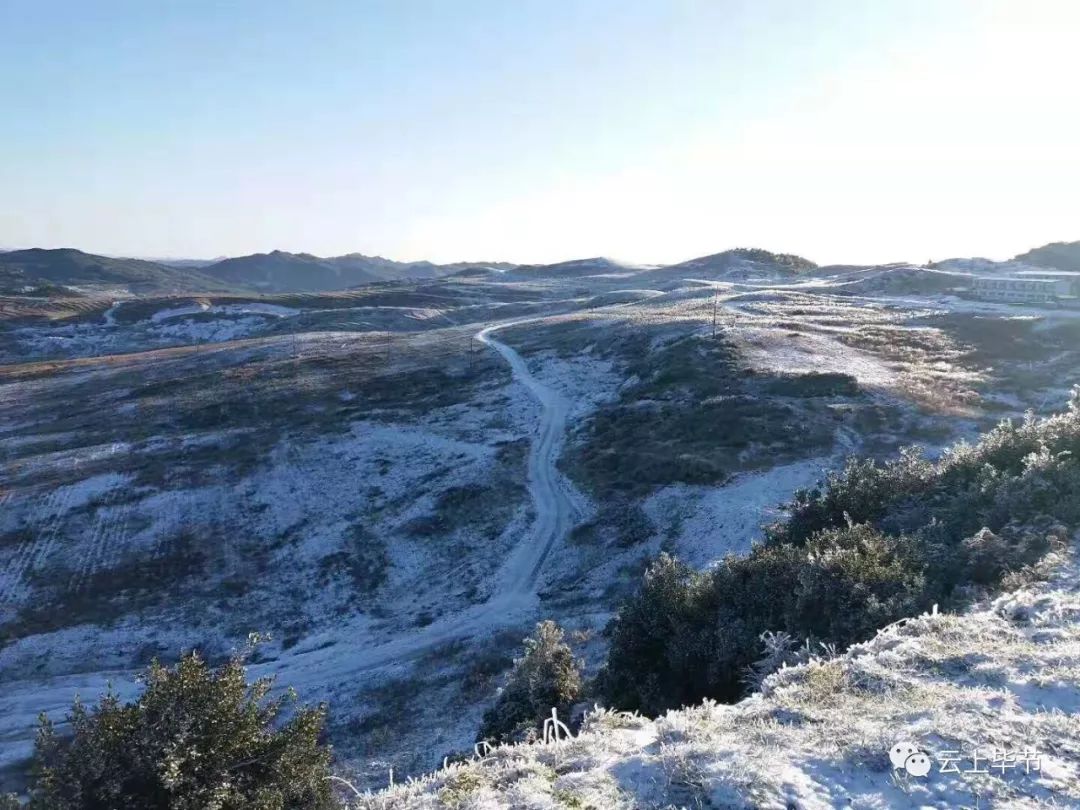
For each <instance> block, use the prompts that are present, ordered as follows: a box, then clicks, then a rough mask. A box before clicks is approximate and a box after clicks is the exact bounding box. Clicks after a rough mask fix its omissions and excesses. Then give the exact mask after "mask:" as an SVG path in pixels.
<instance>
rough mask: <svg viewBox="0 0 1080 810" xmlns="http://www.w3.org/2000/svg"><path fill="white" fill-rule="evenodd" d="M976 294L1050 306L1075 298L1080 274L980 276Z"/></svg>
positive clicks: (1048, 272)
mask: <svg viewBox="0 0 1080 810" xmlns="http://www.w3.org/2000/svg"><path fill="white" fill-rule="evenodd" d="M973 291H974V293H975V295H977V296H978V297H979V298H985V299H988V300H991V301H1017V302H1021V303H1025V304H1050V303H1057V302H1060V301H1063V300H1069V299H1075V298H1076V295H1077V293H1078V292H1080V275H1077V274H1075V273H1063V272H1062V273H1055V272H1053V271H1038V270H1033V271H1023V272H1020V273H1017V274H1016V275H1014V276H979V277H977V278H976V279H975V285H974V288H973Z"/></svg>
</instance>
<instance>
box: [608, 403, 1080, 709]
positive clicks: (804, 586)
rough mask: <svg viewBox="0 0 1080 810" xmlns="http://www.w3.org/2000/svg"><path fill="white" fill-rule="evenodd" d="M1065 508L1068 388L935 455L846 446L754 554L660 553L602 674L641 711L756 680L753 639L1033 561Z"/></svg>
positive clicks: (855, 624)
mask: <svg viewBox="0 0 1080 810" xmlns="http://www.w3.org/2000/svg"><path fill="white" fill-rule="evenodd" d="M1051 516H1052V517H1051ZM1059 521H1064V523H1066V524H1072V525H1075V524H1076V523H1078V522H1080V399H1078V398H1077V396H1076V395H1074V397H1073V400H1072V402H1071V403H1070V405H1069V408H1068V410H1067V411H1066V412H1065V413H1062V414H1059V415H1056V416H1052V417H1048V418H1046V419H1034V418H1031V417H1029V418H1028V419H1026V420H1024V422H1023V423H1021V424H1019V425H1014V424H1012V423H1009V422H1005V423H1002V424H1001V425H999V426H998V427H997V428H995V429H994V430H992V431H990V432H989V433H987V434H986V435H985V436H984V437H983V438H982V440H981V441H979V442H978V443H977V444H975V445H967V444H961V445H958V446H956V447H954V448H952V449H951V450H950V451H948V452H947V453H945V454H944V456H943V457H942V459H941V460H940V461H938V462H936V463H935V462H931V461H929V460H927V459H925V458H923V457H922V455H921V453H919V452H918V451H916V450H913V449H907V450H905V451H903V452H902V453H901V455H900V457H899V458H898V459H896V460H894V461H891V462H888V463H886V464H877V463H875V462H873V461H859V460H851V461H849V462H848V464H847V466H846V467H845V468H844V469H843V470H842V471H841V472H839V473H834V474H831V475H829V476H828V477H827V479H826V481H825V482H824V484H823V485H821V486H819V487H818V488H817V489H815V490H813V491H803V492H800V493H797V495H796V498H795V502H794V504H793V505H792V508H791V511H790V514H789V517H788V519H787V520H786V521H784V522H782V523H779V524H777V525H774V526H771V527H769V529H768V530H767V533H766V542H765V543H763V544H761V545H759V546H756V547H755V548H754V549H753V550H752V551H751V552H750V554H748V555H746V556H744V557H729V558H727V559H725V560H724V561H723V562H722V563H721V564H719V565H718V566H716V567H715V568H713V569H712V570H710V571H707V572H695V571H693V570H692V569H690V568H688V567H687V566H685V565H682V564H681V563H679V562H678V561H677V560H675V559H673V558H671V557H668V556H661V557H660V558H659V559H658V560H657V561H656V562H655V563H654V564H653V565H652V566H651V567H650V568H649V570H648V572H647V573H646V575H645V580H644V582H643V584H642V587H641V589H640V591H639V592H638V593H637V594H636V595H635V596H633V597H632V598H631V599H630V600H629V601H628V602H627V603H626V604H625V605H623V607H622V609H621V610H620V612H619V614H618V616H617V617H616V619H615V620H614V621H613V622H612V624H611V625H610V626H609V628H608V632H609V635H610V637H611V647H610V650H609V653H608V659H607V662H606V665H605V667H604V668H603V670H602V671H601V673H600V675H599V677H598V680H597V687H598V690H599V692H600V693H601V695H602V696H603V697H604V698H605V700H606V701H607V702H608V703H609V704H611V705H613V706H617V707H619V708H623V709H635V710H640V711H643V712H646V713H649V714H657V713H660V712H662V711H664V710H667V709H670V708H675V707H678V706H681V705H686V704H689V703H696V702H699V701H700V700H701V699H702V698H707V697H708V698H714V699H719V700H732V699H735V698H737V697H738V696H739V695H740V694H741V693H742V691H743V689H744V685H745V683H746V682H747V680H748V674H751V675H752V676H753V678H752V680H760V676H761V674H762V673H761V665H760V661H759V655H760V652H761V650H762V643H763V640H765V639H770V638H772V639H776V638H783V639H789V640H795V641H802V640H809V641H818V642H822V643H827V644H832V645H837V646H846V645H849V644H852V643H854V642H857V641H860V640H862V639H865V638H868V637H870V636H872V635H873V633H874V632H875V631H876V630H877V629H879V628H881V627H882V626H884V625H887V624H889V623H891V622H893V621H896V620H898V619H900V618H903V617H905V616H910V615H913V614H917V613H919V612H921V611H924V610H928V609H929V608H930V607H931V606H932V605H933V604H935V603H940V604H945V605H948V604H950V603H952V602H953V601H956V600H957V599H959V598H961V597H962V596H966V595H967V594H969V593H970V587H969V586H984V587H986V586H989V587H993V586H996V585H998V584H1000V583H1001V582H1002V580H1003V579H1005V577H1006V576H1007V575H1009V574H1010V573H1012V572H1016V571H1019V570H1021V569H1023V568H1024V567H1025V566H1029V565H1031V564H1033V563H1035V562H1037V561H1038V560H1039V559H1040V558H1041V557H1042V556H1043V555H1044V554H1045V553H1046V552H1047V551H1048V550H1049V548H1050V547H1051V543H1052V542H1054V540H1055V538H1057V539H1060V538H1061V537H1062V536H1063V535H1064V534H1065V530H1064V527H1063V526H1061V525H1060V523H1059ZM958 594H960V595H961V597H958ZM773 653H774V654H775V650H774V651H773Z"/></svg>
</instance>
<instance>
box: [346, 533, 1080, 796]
mask: <svg viewBox="0 0 1080 810" xmlns="http://www.w3.org/2000/svg"><path fill="white" fill-rule="evenodd" d="M1032 574H1033V577H1035V578H1037V579H1039V580H1040V581H1035V582H1032V583H1031V584H1029V585H1027V586H1026V587H1023V588H1021V589H1019V590H1017V591H1014V592H1012V593H1009V594H1007V595H1004V596H1001V597H998V598H996V599H994V600H993V601H990V602H987V603H983V604H980V605H978V606H977V607H975V608H973V609H971V610H969V611H968V612H966V613H963V614H960V615H947V614H943V613H935V614H932V615H931V614H927V615H922V616H916V617H912V618H911V619H909V620H905V621H902V622H899V623H897V624H895V625H892V626H890V627H888V628H885V629H884V630H882V631H881V632H880V633H879V634H878V635H877V637H876V638H874V639H873V640H871V641H868V642H866V643H863V644H859V645H856V646H854V647H852V648H851V649H849V650H848V651H847V652H846V653H843V654H841V655H830V654H828V652H827V651H819V653H820V654H819V655H817V656H815V657H814V658H812V659H811V660H810V661H809V662H808V663H805V664H801V665H798V666H794V667H788V668H785V669H782V670H780V671H778V672H776V673H775V674H773V675H771V676H770V677H768V678H767V679H766V681H765V682H764V684H763V687H762V689H761V691H760V692H757V693H755V694H753V695H752V696H751V697H749V698H747V699H745V700H743V701H742V702H740V703H737V704H735V705H717V704H715V703H709V702H706V703H705V704H703V705H700V706H694V707H688V708H684V709H680V710H678V711H673V712H669V713H668V714H666V715H664V716H662V717H659V718H657V719H656V720H649V719H646V718H642V717H639V716H636V715H630V714H625V713H618V712H608V711H598V712H595V713H593V714H591V715H589V716H587V718H586V720H585V722H584V725H583V727H582V729H581V731H580V733H579V734H578V735H577V736H576V737H573V738H569V739H562V740H560V741H550V742H547V743H544V742H538V743H534V744H529V745H525V744H522V745H516V746H506V747H499V748H495V749H493V750H491V751H481V752H479V754H482V756H480V755H478V756H475V757H474V758H473V760H472V761H469V762H466V763H461V764H450V765H449V766H448V767H445V768H443V769H441V770H439V771H437V772H435V773H433V774H431V775H428V776H425V777H423V778H420V779H417V780H413V781H410V782H408V783H407V784H404V785H399V786H397V787H395V788H392V789H390V790H386V791H383V792H379V793H374V794H367V795H364V796H362V797H357V798H355V799H354V801H352V803H351V807H353V808H356V809H357V810H361V809H362V810H390V809H391V808H394V810H406V809H407V808H416V810H420V809H421V808H423V809H424V810H427V809H428V808H463V807H468V808H473V810H495V808H515V810H526V809H527V808H535V809H536V810H549V808H550V809H553V808H565V807H578V808H586V807H592V808H605V810H606V809H607V808H626V809H627V810H630V809H631V808H670V807H687V808H691V807H694V808H696V807H733V808H738V807H745V808H799V810H818V809H820V810H825V808H836V807H858V808H881V809H882V810H884V808H892V807H897V808H902V807H911V808H926V807H941V808H978V807H982V808H990V807H994V808H1006V807H1008V808H1037V807H1045V808H1050V807H1077V806H1080V713H1078V712H1080V565H1078V563H1077V558H1076V553H1075V550H1074V549H1070V550H1068V551H1067V552H1065V553H1062V554H1058V555H1052V556H1051V557H1049V558H1047V560H1046V561H1045V562H1044V564H1043V565H1042V566H1041V568H1040V570H1039V571H1038V572H1032ZM912 751H913V752H914V753H909V752H912ZM908 757H910V759H909V758H908ZM898 765H899V767H898ZM920 766H921V767H920ZM926 768H929V772H926V773H924V772H923V771H924V770H925V769H926Z"/></svg>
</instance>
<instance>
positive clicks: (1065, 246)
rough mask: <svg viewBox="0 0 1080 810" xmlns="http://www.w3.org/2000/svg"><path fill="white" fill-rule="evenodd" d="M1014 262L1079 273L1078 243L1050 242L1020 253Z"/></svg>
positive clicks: (1079, 244)
mask: <svg viewBox="0 0 1080 810" xmlns="http://www.w3.org/2000/svg"><path fill="white" fill-rule="evenodd" d="M1016 261H1018V262H1024V263H1025V264H1034V265H1036V266H1038V267H1053V268H1054V269H1055V270H1072V271H1075V272H1080V242H1051V243H1050V244H1048V245H1043V246H1042V247H1037V248H1034V249H1032V250H1029V251H1028V252H1027V253H1021V254H1020V255H1019V256H1017V257H1016Z"/></svg>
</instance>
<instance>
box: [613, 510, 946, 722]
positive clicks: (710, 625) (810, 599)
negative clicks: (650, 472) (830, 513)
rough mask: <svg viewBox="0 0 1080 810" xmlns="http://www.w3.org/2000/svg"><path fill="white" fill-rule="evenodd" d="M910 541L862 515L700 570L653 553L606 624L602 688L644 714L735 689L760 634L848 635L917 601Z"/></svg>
mask: <svg viewBox="0 0 1080 810" xmlns="http://www.w3.org/2000/svg"><path fill="white" fill-rule="evenodd" d="M910 547H911V541H910V539H909V538H900V539H897V538H891V537H888V536H886V535H883V534H881V533H880V532H878V531H877V530H875V529H873V528H871V527H869V526H866V525H861V526H845V527H844V528H842V529H835V530H831V531H828V532H822V533H820V534H818V535H816V536H814V537H813V538H811V540H810V542H809V543H807V545H806V546H805V547H801V548H800V547H798V546H795V545H762V546H758V547H757V548H755V549H754V550H753V551H752V552H751V553H750V554H749V555H747V556H745V557H734V556H733V557H728V558H727V559H726V560H724V561H723V562H722V563H721V564H720V565H718V566H717V567H716V568H714V569H713V570H711V571H708V572H705V573H697V572H694V571H693V570H691V569H689V568H687V567H686V566H685V565H683V564H681V563H679V562H678V561H676V560H674V559H672V558H670V557H667V556H663V557H661V558H660V559H659V560H658V561H657V562H656V563H654V565H653V566H652V567H651V568H650V569H649V571H648V573H647V574H646V577H645V582H644V584H643V586H642V589H641V591H640V592H639V593H638V594H637V595H636V596H635V597H633V598H632V599H631V600H630V601H628V602H627V604H626V605H625V606H624V607H623V608H622V610H621V611H620V612H619V616H618V618H617V619H616V620H615V622H614V623H613V625H612V627H611V649H610V651H609V654H608V660H607V665H606V667H605V668H604V670H603V672H602V673H601V675H600V678H599V680H598V686H599V687H600V691H601V692H602V693H603V695H604V697H605V699H606V700H607V701H609V702H610V703H611V704H612V705H615V706H618V707H619V708H624V709H634V710H638V711H643V712H645V713H647V714H658V713H660V712H662V711H665V710H667V709H672V708H677V707H679V706H683V705H687V704H690V703H695V702H698V701H700V700H701V699H702V698H703V697H711V698H716V699H721V700H730V699H733V698H735V697H737V696H738V695H739V694H740V693H741V691H742V689H743V687H744V685H745V674H746V672H747V670H750V669H752V668H753V667H754V665H755V664H756V663H758V662H759V661H760V658H761V638H762V636H763V634H766V633H769V632H781V633H784V634H786V635H787V636H789V637H791V638H794V639H798V640H799V641H800V642H803V641H805V640H807V639H814V640H819V641H827V642H831V643H837V644H849V643H851V642H853V641H857V640H859V639H860V638H862V637H864V636H865V635H868V634H870V633H872V632H873V631H874V630H875V629H877V628H878V627H881V626H882V625H884V624H888V623H890V622H892V621H895V620H897V619H899V618H901V617H903V616H906V615H909V614H910V613H911V612H913V611H916V610H918V609H919V608H920V607H922V606H923V605H924V604H925V603H927V602H928V600H929V598H930V595H929V594H928V592H927V588H926V582H925V580H924V578H923V577H922V576H921V574H920V572H919V570H918V564H917V562H916V560H915V559H914V557H913V555H912V551H911V548H910ZM927 606H928V605H927ZM766 674H767V673H766Z"/></svg>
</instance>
